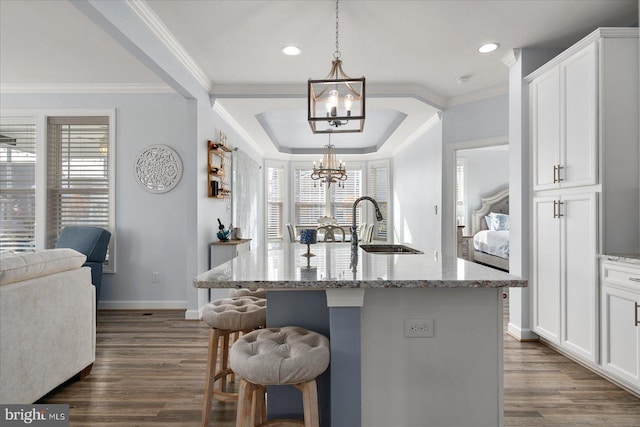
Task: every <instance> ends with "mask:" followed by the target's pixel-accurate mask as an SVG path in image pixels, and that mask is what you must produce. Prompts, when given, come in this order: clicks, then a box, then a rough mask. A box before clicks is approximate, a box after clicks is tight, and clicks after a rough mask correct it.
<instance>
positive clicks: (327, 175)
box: [311, 134, 347, 188]
mask: <svg viewBox="0 0 640 427" xmlns="http://www.w3.org/2000/svg"><path fill="white" fill-rule="evenodd" d="M311 179H313V180H319V181H320V183H321V184H325V183H326V184H327V188H328V187H331V183H332V182H337V183H338V187H342V188H344V183H343V182H344V181H346V180H347V168H346V166H345V163H344V162H343V161H340V162H338V161H337V160H336V147H335V146H334V145H333V144H331V134H329V144H327V145H325V146H324V155H323V156H322V160H320V167H317V166H316V162H313V172H311ZM313 186H314V187H315V186H316V185H315V183H314V184H313Z"/></svg>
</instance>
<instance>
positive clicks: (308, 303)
mask: <svg viewBox="0 0 640 427" xmlns="http://www.w3.org/2000/svg"><path fill="white" fill-rule="evenodd" d="M283 326H300V327H302V328H306V329H309V330H311V331H314V332H318V333H320V334H322V335H324V336H326V337H327V338H329V340H331V335H330V312H329V308H328V307H327V297H326V294H325V291H268V292H267V327H269V328H278V327H283ZM316 381H317V383H318V408H319V415H320V426H321V427H330V426H331V400H330V398H331V397H330V386H331V377H330V370H329V369H327V370H326V371H325V372H324V373H323V374H322V375H320V376H319V377H318V378H317V379H316ZM267 394H268V396H269V397H268V400H269V403H268V405H267V418H268V419H269V420H271V419H276V418H299V419H302V417H303V415H302V414H303V411H302V398H301V395H300V392H299V391H298V390H297V389H295V388H294V387H293V386H271V387H268V388H267Z"/></svg>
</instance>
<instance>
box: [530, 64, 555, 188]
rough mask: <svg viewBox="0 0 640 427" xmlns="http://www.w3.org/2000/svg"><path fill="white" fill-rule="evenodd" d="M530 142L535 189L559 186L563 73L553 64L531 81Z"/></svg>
mask: <svg viewBox="0 0 640 427" xmlns="http://www.w3.org/2000/svg"><path fill="white" fill-rule="evenodd" d="M529 94H530V97H531V101H530V102H531V113H530V114H531V141H532V147H533V152H532V154H533V189H534V190H547V189H550V188H557V187H558V184H557V183H556V182H555V177H556V172H555V169H554V168H555V166H557V165H558V164H559V162H560V73H559V68H558V67H554V68H552V69H550V70H549V71H547V72H546V73H544V74H542V75H541V76H540V77H538V78H537V79H535V80H534V81H532V82H531V85H530V89H529Z"/></svg>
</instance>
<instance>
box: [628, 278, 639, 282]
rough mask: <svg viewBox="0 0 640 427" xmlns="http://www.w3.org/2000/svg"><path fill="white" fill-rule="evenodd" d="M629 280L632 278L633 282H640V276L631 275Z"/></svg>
mask: <svg viewBox="0 0 640 427" xmlns="http://www.w3.org/2000/svg"><path fill="white" fill-rule="evenodd" d="M629 280H631V281H632V282H640V278H639V277H629Z"/></svg>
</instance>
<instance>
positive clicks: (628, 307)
mask: <svg viewBox="0 0 640 427" xmlns="http://www.w3.org/2000/svg"><path fill="white" fill-rule="evenodd" d="M601 274H602V287H601V296H602V299H601V301H602V302H601V307H600V309H601V334H602V335H601V338H602V363H601V366H602V369H603V370H605V371H606V372H607V373H609V374H611V375H613V376H614V377H616V378H618V379H620V380H622V381H624V382H625V383H627V385H629V386H630V387H632V388H634V389H635V390H636V391H638V392H640V325H639V320H640V308H639V305H640V265H631V264H622V263H617V262H611V261H602V272H601Z"/></svg>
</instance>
